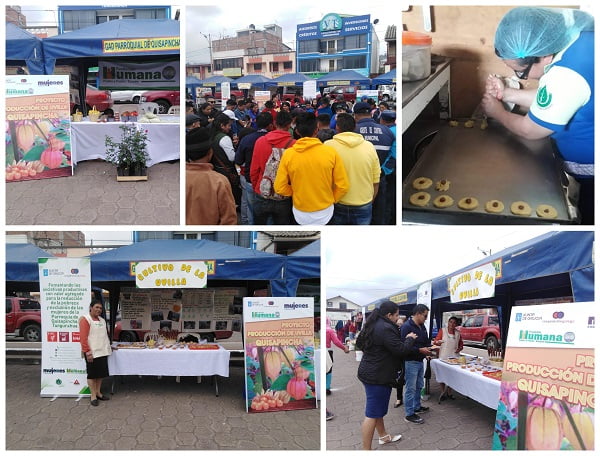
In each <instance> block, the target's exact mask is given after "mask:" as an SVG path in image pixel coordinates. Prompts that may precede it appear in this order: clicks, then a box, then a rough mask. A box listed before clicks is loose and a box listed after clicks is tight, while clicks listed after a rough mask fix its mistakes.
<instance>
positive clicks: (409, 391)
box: [404, 361, 424, 416]
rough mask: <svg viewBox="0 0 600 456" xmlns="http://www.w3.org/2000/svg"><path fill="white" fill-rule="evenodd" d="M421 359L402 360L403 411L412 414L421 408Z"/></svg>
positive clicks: (422, 370) (407, 414) (408, 414)
mask: <svg viewBox="0 0 600 456" xmlns="http://www.w3.org/2000/svg"><path fill="white" fill-rule="evenodd" d="M423 373H424V368H423V361H404V382H405V386H404V412H405V414H406V416H411V415H414V413H415V410H417V409H419V408H421V389H423V385H424V381H423Z"/></svg>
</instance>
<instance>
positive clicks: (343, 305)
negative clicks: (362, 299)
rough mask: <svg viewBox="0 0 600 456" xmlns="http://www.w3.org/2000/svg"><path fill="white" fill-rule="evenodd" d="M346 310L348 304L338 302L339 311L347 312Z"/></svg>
mask: <svg viewBox="0 0 600 456" xmlns="http://www.w3.org/2000/svg"><path fill="white" fill-rule="evenodd" d="M347 309H348V303H346V302H340V310H347Z"/></svg>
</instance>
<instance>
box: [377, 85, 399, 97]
mask: <svg viewBox="0 0 600 456" xmlns="http://www.w3.org/2000/svg"><path fill="white" fill-rule="evenodd" d="M379 99H380V100H381V101H390V100H391V101H396V86H395V85H387V86H386V85H384V86H380V87H379Z"/></svg>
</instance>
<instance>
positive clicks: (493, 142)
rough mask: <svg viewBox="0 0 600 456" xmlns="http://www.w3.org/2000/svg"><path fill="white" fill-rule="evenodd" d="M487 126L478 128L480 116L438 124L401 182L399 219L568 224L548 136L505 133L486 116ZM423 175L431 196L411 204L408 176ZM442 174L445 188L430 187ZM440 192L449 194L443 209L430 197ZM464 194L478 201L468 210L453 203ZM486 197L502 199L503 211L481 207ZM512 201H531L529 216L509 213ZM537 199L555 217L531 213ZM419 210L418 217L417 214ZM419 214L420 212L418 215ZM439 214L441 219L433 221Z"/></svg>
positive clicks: (558, 168) (411, 178) (558, 167)
mask: <svg viewBox="0 0 600 456" xmlns="http://www.w3.org/2000/svg"><path fill="white" fill-rule="evenodd" d="M488 122H489V124H488V128H486V129H485V130H482V129H481V128H480V125H481V120H477V121H475V125H474V126H473V128H465V127H464V121H461V122H459V126H457V127H451V126H450V125H449V124H447V125H443V126H442V127H441V128H440V129H439V131H438V133H437V134H436V136H435V138H434V139H433V140H432V142H431V143H430V144H429V145H428V146H427V147H426V148H425V150H424V151H423V154H422V155H421V157H420V158H419V160H418V161H417V163H416V165H415V166H414V168H413V169H412V170H411V172H410V173H409V175H408V177H407V178H406V180H405V181H404V183H403V185H402V207H403V218H404V219H411V218H413V216H415V215H416V216H417V217H416V218H415V219H416V220H417V221H424V222H425V223H448V222H449V220H454V222H456V221H458V223H460V222H461V220H463V219H464V220H469V221H468V222H467V223H473V224H476V223H486V224H487V223H498V224H502V223H523V224H531V223H573V222H574V220H573V217H571V216H570V215H569V208H568V202H567V197H566V191H565V187H564V185H565V184H566V182H564V173H563V171H562V161H561V160H560V158H559V157H558V155H557V153H556V152H555V150H554V147H553V145H552V142H551V141H550V139H549V138H545V139H541V140H535V141H530V140H525V139H521V138H518V137H517V136H515V135H513V134H512V133H510V132H509V131H508V130H507V129H505V128H504V127H503V126H502V125H500V124H499V123H497V122H494V121H488ZM419 177H428V178H429V179H431V180H432V181H433V185H432V186H431V187H430V188H429V189H427V190H424V191H425V192H427V193H429V194H430V195H431V200H430V201H429V203H428V204H427V206H424V207H418V206H414V205H412V204H411V203H410V201H409V198H410V196H411V195H412V194H413V193H415V192H417V191H419V190H415V189H414V188H413V185H412V183H413V181H414V180H415V179H417V178H419ZM442 179H446V180H449V181H450V188H449V190H448V191H446V192H440V191H437V190H435V183H436V182H437V181H440V180H442ZM441 194H446V195H449V196H451V197H452V198H453V199H454V204H453V205H452V206H451V207H448V208H445V209H439V208H436V207H435V206H434V205H433V200H434V198H436V197H437V196H439V195H441ZM463 197H475V198H477V200H478V201H479V206H478V207H477V208H476V209H475V210H472V211H465V210H462V209H460V208H459V207H458V205H457V204H458V201H459V200H460V199H461V198H463ZM489 200H499V201H502V202H503V203H504V210H503V211H502V212H501V213H498V214H490V213H488V212H486V210H485V203H486V202H487V201H489ZM515 201H525V202H526V203H528V204H529V206H531V209H532V212H531V215H530V216H529V217H525V216H518V215H515V214H512V213H511V210H510V206H511V204H512V203H513V202H515ZM540 204H549V205H551V206H553V207H554V208H555V209H556V211H557V213H558V215H557V217H556V218H555V219H544V218H541V217H538V216H537V215H536V213H535V212H536V208H537V206H538V205H540ZM417 213H420V216H419V214H417ZM423 216H424V217H423ZM437 216H439V217H440V220H439V221H436V217H437Z"/></svg>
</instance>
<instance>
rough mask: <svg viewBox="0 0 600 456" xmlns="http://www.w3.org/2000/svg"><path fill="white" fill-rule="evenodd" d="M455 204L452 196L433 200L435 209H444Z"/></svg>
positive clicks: (441, 196)
mask: <svg viewBox="0 0 600 456" xmlns="http://www.w3.org/2000/svg"><path fill="white" fill-rule="evenodd" d="M453 204H454V200H453V199H452V197H451V196H448V195H440V196H438V197H437V198H436V199H434V200H433V205H434V206H435V207H439V208H444V207H450V206H452V205H453Z"/></svg>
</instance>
